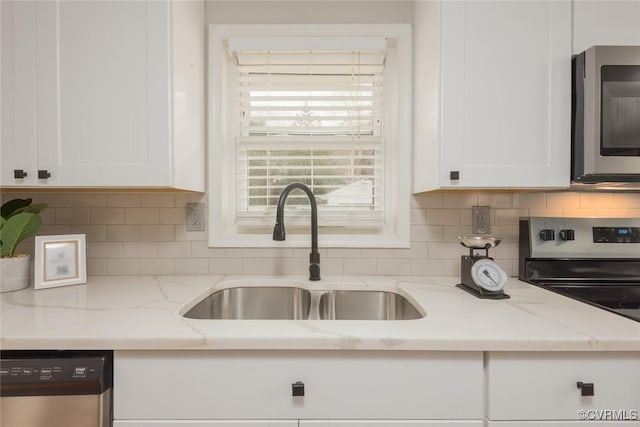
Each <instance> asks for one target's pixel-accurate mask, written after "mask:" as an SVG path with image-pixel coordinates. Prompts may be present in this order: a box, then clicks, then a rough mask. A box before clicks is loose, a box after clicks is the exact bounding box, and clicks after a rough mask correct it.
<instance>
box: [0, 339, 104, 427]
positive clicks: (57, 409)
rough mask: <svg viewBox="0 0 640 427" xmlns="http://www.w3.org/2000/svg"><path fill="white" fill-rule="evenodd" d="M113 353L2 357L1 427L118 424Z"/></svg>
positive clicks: (31, 353)
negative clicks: (115, 420) (114, 412)
mask: <svg viewBox="0 0 640 427" xmlns="http://www.w3.org/2000/svg"><path fill="white" fill-rule="evenodd" d="M112 360H113V355H112V352H110V351H40V350H32V351H2V352H0V408H1V410H0V425H2V426H3V427H5V426H6V427H109V426H111V425H112V407H111V402H112V387H111V385H112V381H113V380H112V376H113V375H112Z"/></svg>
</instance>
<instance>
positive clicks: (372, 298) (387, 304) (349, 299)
mask: <svg viewBox="0 0 640 427" xmlns="http://www.w3.org/2000/svg"><path fill="white" fill-rule="evenodd" d="M319 313H320V319H322V320H413V319H422V318H423V317H424V315H422V313H420V311H418V309H417V308H416V307H415V306H414V305H413V304H412V303H411V302H410V301H409V300H408V299H406V298H405V297H403V296H402V295H400V294H397V293H395V292H387V291H370V290H363V291H359V290H353V291H347V290H342V291H341V290H337V291H329V292H326V293H324V294H323V295H322V296H321V297H320V304H319Z"/></svg>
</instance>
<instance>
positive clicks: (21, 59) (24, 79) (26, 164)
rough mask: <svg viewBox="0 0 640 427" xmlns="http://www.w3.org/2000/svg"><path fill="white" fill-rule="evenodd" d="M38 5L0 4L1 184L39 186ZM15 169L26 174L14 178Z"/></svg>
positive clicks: (13, 2)
mask: <svg viewBox="0 0 640 427" xmlns="http://www.w3.org/2000/svg"><path fill="white" fill-rule="evenodd" d="M35 8H36V3H35V2H33V1H22V2H18V1H3V2H0V19H1V25H0V30H1V32H2V33H1V43H2V50H1V53H2V59H1V61H2V62H1V64H2V70H1V72H0V76H1V78H2V86H1V89H0V99H1V100H2V106H1V107H0V115H1V118H2V120H1V125H0V129H1V132H2V134H1V137H0V147H1V150H2V151H1V153H0V185H9V186H10V185H25V184H29V185H33V184H35V183H36V176H37V172H36V81H35V73H36V57H35V54H36V37H35V35H36V21H35ZM14 169H20V170H22V171H24V172H25V173H27V176H26V177H25V178H22V179H15V178H14Z"/></svg>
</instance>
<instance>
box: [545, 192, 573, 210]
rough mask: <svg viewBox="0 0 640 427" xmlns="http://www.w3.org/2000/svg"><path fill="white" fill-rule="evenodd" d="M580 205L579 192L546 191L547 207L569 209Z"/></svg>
mask: <svg viewBox="0 0 640 427" xmlns="http://www.w3.org/2000/svg"><path fill="white" fill-rule="evenodd" d="M579 207H580V193H570V192H551V193H547V208H548V209H570V208H579Z"/></svg>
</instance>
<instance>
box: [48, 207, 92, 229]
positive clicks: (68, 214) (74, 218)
mask: <svg viewBox="0 0 640 427" xmlns="http://www.w3.org/2000/svg"><path fill="white" fill-rule="evenodd" d="M55 213H56V224H69V225H73V224H89V209H88V208H55ZM47 214H48V212H47Z"/></svg>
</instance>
